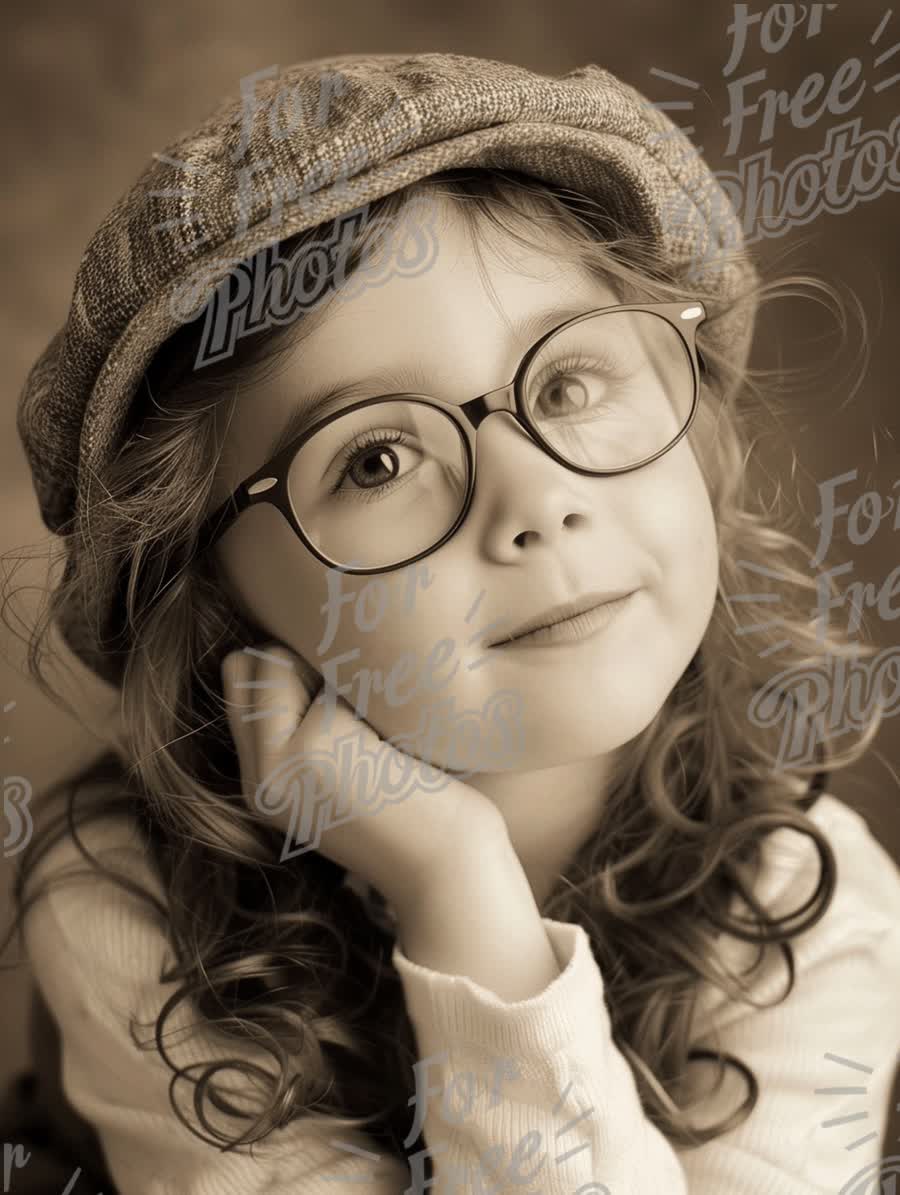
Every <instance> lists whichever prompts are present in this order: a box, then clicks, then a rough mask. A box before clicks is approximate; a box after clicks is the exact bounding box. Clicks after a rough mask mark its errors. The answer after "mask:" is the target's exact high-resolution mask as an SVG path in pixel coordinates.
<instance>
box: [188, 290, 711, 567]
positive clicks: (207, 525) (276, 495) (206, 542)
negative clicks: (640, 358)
mask: <svg viewBox="0 0 900 1195" xmlns="http://www.w3.org/2000/svg"><path fill="white" fill-rule="evenodd" d="M611 311H618V312H623V313H624V312H628V311H646V312H649V313H650V314H652V315H657V316H659V317H660V318H662V319H664V320H665V321H666V322H667V323H668V324H669V325H670V327H672V328H674V329H675V332H676V333H677V334H678V336H679V337H680V339H681V341H682V344H683V345H684V347H685V349H686V351H687V356H688V360H689V361H690V365H691V372H692V376H693V383H694V393H693V397H692V400H691V409H690V413H689V414H688V417H687V419H686V421H685V423H684V426H683V427H682V428H681V430H680V431H679V432H678V434H677V435H676V436H675V437H674V438H673V439H672V440H671V441H670V442H669V443H668V444H666V445H665V447H664V448H661V449H659V451H658V452H654V453H653V454H652V455H651V456H648V457H645V458H644V459H643V460H640V461H637V462H636V463H635V464H633V465H625V466H622V467H619V468H616V469H584V468H580V467H579V466H578V465H573V464H572V463H571V462H570V461H568V460H566V459H565V458H564V457H563V456H561V455H560V453H558V452H557V451H556V450H555V449H554V448H552V447H551V445H549V444H548V443H546V442H545V440H544V439H543V438H542V437H541V433H540V431H539V430H538V428H537V427H536V426H535V424H534V423H533V422H532V420H531V418H530V416H529V414H528V410H527V406H526V404H525V401H524V398H523V393H522V392H523V383H524V381H525V378H526V377H527V375H528V369H529V366H530V365H531V363H532V362H533V361H534V359H535V357H536V356H537V355H538V353H539V352H540V351H541V349H542V348H543V346H544V345H545V344H546V343H547V341H548V340H551V339H552V338H553V337H554V336H556V335H557V334H558V333H560V332H562V331H563V330H564V329H566V328H569V327H573V326H575V325H576V324H579V323H581V322H582V321H583V320H586V319H592V318H593V317H594V316H597V315H602V314H605V313H607V312H611ZM706 318H707V315H706V308H705V306H704V304H703V303H701V302H700V301H699V300H691V301H689V302H688V301H686V302H682V303H625V304H612V305H611V306H609V307H598V308H595V309H594V310H592V311H587V312H585V313H584V314H582V315H576V316H574V317H573V318H572V319H568V320H564V321H563V323H561V324H558V325H557V326H556V327H555V328H551V329H550V331H549V332H545V333H544V334H543V335H542V336H541V337H540V339H539V340H537V341H536V342H535V343H534V344H533V345H532V346H531V347H530V348H529V349H528V350H527V351H526V353H525V355H524V356H523V357H522V360H521V361H520V362H519V365H518V367H517V369H516V371H515V374H514V375H513V377H512V380H511V381H509V382H507V383H506V384H505V385H503V386H498V387H496V389H494V390H489V391H487V393H485V394H480V395H478V396H477V397H476V398H471V399H469V400H468V401H467V402H464V403H452V402H449V401H448V400H446V399H441V398H435V397H434V395H431V394H417V393H403V392H400V393H396V394H379V395H377V396H376V397H374V398H363V399H359V400H357V401H354V402H350V403H348V404H347V405H346V406H342V407H340V408H339V409H338V410H337V411H333V412H331V414H329V415H325V416H323V417H322V418H321V419H318V420H316V421H315V422H314V423H313V424H312V425H311V426H310V427H308V428H305V429H304V430H303V431H301V432H299V433H298V434H297V435H296V436H293V437H292V438H291V440H290V441H289V442H288V443H287V444H285V446H284V447H283V448H281V449H280V450H279V451H278V452H277V453H276V454H275V455H274V456H272V457H270V458H269V460H267V461H266V462H265V464H264V465H262V466H261V467H260V468H259V469H256V470H255V471H254V472H253V473H251V474H250V476H249V477H246V478H245V479H244V480H243V481H242V482H241V483H240V485H238V486H237V487H236V488H235V489H234V490H233V491H232V492H231V494H230V495H229V497H228V498H226V499H225V500H224V502H222V503H220V505H219V506H217V507H216V509H215V510H214V511H213V512H212V513H211V514H210V515H208V516H207V518H206V519H205V520H204V521H203V523H202V524H201V527H200V532H199V539H198V544H197V553H198V554H201V553H204V552H206V551H208V550H209V549H210V548H211V547H212V546H213V545H214V544H215V543H216V542H217V541H218V540H219V539H220V538H221V536H223V535H224V534H225V532H226V531H227V530H228V529H229V527H231V525H232V524H233V523H234V522H235V520H236V519H237V518H238V516H239V515H241V514H243V512H244V511H245V510H247V509H248V507H250V506H254V505H256V503H258V502H268V503H269V504H270V505H271V506H274V507H275V508H276V509H277V510H279V511H280V512H281V514H282V515H283V516H284V518H285V519H287V521H288V524H289V526H290V527H291V530H292V531H293V532H294V534H295V535H296V536H297V537H298V538H299V539H300V541H301V542H302V543H303V545H304V547H306V548H307V549H308V550H309V551H310V552H311V553H312V555H313V556H315V558H316V559H317V560H319V561H320V562H321V563H322V564H324V565H327V566H328V567H329V568H334V569H337V570H338V571H340V572H342V573H347V574H349V575H351V576H369V575H371V574H373V573H389V572H396V570H397V569H401V568H405V567H406V566H407V565H409V564H414V563H415V562H416V561H417V560H422V559H423V558H424V557H426V556H430V555H431V554H432V552H436V551H437V550H438V548H440V547H442V546H443V545H444V544H445V543H447V541H448V540H449V539H451V538H452V537H453V536H454V535H455V534H456V532H457V531H458V530H459V528H460V527H461V526H462V524H463V523H464V522H465V520H466V516H467V515H468V513H469V508H470V507H471V505H472V498H473V496H474V493H475V470H476V461H477V435H478V429H479V427H480V426H481V424H482V423H483V422H484V420H485V419H486V418H487V417H488V415H493V414H495V413H496V412H498V411H505V412H507V413H508V414H510V415H512V417H513V419H515V420H516V422H517V423H518V424H519V426H520V427H521V428H523V430H524V431H525V432H526V434H527V435H528V436H529V437H530V439H531V440H532V441H533V442H534V443H536V444H537V445H538V447H539V448H541V449H542V450H543V451H544V452H546V453H547V455H548V456H549V457H550V458H551V459H552V460H555V461H556V462H557V464H560V465H562V466H563V467H564V468H566V469H571V470H572V472H574V473H580V474H582V476H586V477H612V476H615V475H616V474H619V473H632V472H634V470H635V469H642V468H644V466H645V465H649V464H651V463H652V462H653V461H655V460H658V459H659V458H660V457H661V456H664V455H665V454H666V453H667V452H669V451H670V450H671V449H672V448H674V447H675V445H676V444H677V443H678V442H679V441H680V440H681V439H682V438H683V437H684V436H685V435H686V434H687V432H688V430H689V428H690V426H691V424H692V423H693V421H694V416H695V415H696V413H697V407H698V405H699V400H700V380H701V376H703V375H706V374H707V372H708V371H707V367H706V363H705V361H704V360H703V355H702V354H701V352H700V350H699V349H698V348H697V344H696V330H697V328H698V327H699V325H700V324H701V323H703V321H704V320H705V319H706ZM676 320H680V321H681V322H680V323H677V322H676ZM685 329H686V330H687V332H688V335H685ZM400 400H403V401H409V402H421V403H424V404H425V405H426V406H431V407H436V408H437V409H438V410H439V411H442V412H443V413H444V414H446V415H448V416H449V417H450V418H451V419H452V420H453V422H454V423H455V424H456V426H457V428H458V429H459V431H460V432H461V433H462V436H461V438H462V441H463V444H464V445H465V449H466V466H467V486H466V495H465V498H464V499H463V503H462V506H461V507H460V511H459V514H458V515H457V517H456V520H455V522H454V523H453V525H452V526H451V527H450V528H449V529H448V530H447V531H446V532H445V533H444V535H443V536H442V537H441V538H440V539H439V540H437V541H436V542H435V543H434V544H432V545H431V547H429V548H426V549H425V550H424V551H422V552H419V553H417V555H415V556H410V557H409V558H408V559H406V560H401V561H400V562H399V563H398V564H392V565H387V566H384V565H378V566H376V567H375V568H354V567H352V566H351V565H345V564H339V563H338V562H337V561H336V560H332V559H330V558H329V557H327V556H326V555H325V554H324V553H323V552H320V551H319V549H318V548H317V547H316V546H315V545H314V544H313V543H312V542H311V541H310V539H309V537H308V536H307V535H306V534H305V532H304V531H303V528H302V526H301V524H300V521H299V519H298V518H297V516H296V514H295V513H294V509H293V506H292V505H291V500H290V494H289V491H288V479H289V476H290V471H291V466H292V465H293V462H294V458H295V457H296V456H297V453H298V452H299V451H300V450H301V448H302V447H303V445H304V444H305V443H306V441H307V440H309V439H311V438H312V437H313V436H314V435H315V434H316V433H317V432H319V431H321V430H322V428H323V427H327V425H328V424H329V423H331V422H333V421H334V420H335V419H340V418H342V417H343V416H344V415H347V414H348V413H349V412H351V411H355V410H359V409H361V408H363V407H368V406H373V405H374V404H375V403H384V402H390V401H400ZM229 508H231V509H230V510H229Z"/></svg>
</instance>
